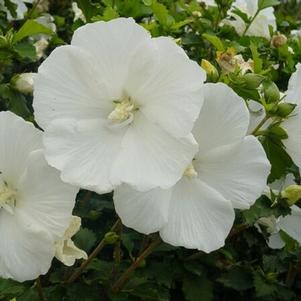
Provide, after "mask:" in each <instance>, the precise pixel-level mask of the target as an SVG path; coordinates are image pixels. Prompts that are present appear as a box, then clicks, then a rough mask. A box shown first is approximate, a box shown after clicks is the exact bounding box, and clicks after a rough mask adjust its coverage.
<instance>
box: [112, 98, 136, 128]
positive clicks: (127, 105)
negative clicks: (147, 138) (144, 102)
mask: <svg viewBox="0 0 301 301" xmlns="http://www.w3.org/2000/svg"><path fill="white" fill-rule="evenodd" d="M114 104H115V108H114V110H113V111H112V112H111V113H110V114H109V116H108V119H109V121H110V126H112V127H116V126H117V127H123V126H125V125H128V124H130V123H131V122H132V121H133V119H134V112H135V111H137V110H138V108H137V106H136V105H135V103H134V102H133V100H132V99H131V97H129V96H124V97H123V98H122V99H121V100H115V101H114Z"/></svg>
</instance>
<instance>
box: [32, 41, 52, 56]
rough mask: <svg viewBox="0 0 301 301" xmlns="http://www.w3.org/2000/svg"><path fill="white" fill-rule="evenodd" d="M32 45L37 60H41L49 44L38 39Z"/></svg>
mask: <svg viewBox="0 0 301 301" xmlns="http://www.w3.org/2000/svg"><path fill="white" fill-rule="evenodd" d="M33 45H34V47H35V49H36V55H37V58H38V59H41V58H42V57H43V56H44V55H45V50H46V49H47V47H48V45H49V42H48V40H47V39H45V38H40V39H39V40H38V41H36V42H35V43H34V44H33Z"/></svg>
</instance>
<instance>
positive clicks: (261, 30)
mask: <svg viewBox="0 0 301 301" xmlns="http://www.w3.org/2000/svg"><path fill="white" fill-rule="evenodd" d="M269 26H272V28H273V29H274V30H276V28H277V26H276V18H275V15H274V9H273V8H272V7H269V8H266V9H263V10H262V11H261V12H260V13H259V14H258V16H257V17H256V18H255V20H254V21H253V22H252V24H251V26H250V27H249V29H248V30H247V32H246V35H247V36H257V37H264V38H266V39H268V40H269V39H270V38H271V34H270V30H269Z"/></svg>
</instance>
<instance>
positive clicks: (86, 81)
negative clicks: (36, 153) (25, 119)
mask: <svg viewBox="0 0 301 301" xmlns="http://www.w3.org/2000/svg"><path fill="white" fill-rule="evenodd" d="M105 80H106V78H105V77H101V76H99V70H98V69H97V66H95V62H94V61H93V58H92V57H91V56H90V55H89V53H87V52H85V51H84V50H81V49H80V48H78V47H74V46H62V47H58V48H56V49H55V50H54V51H53V52H52V53H51V54H50V56H49V57H48V58H47V59H46V60H45V61H44V62H43V64H42V65H41V66H40V68H39V71H38V74H37V75H36V77H35V81H34V101H33V106H34V109H35V118H36V120H37V122H38V124H39V125H40V126H41V127H42V128H44V129H46V127H47V126H48V125H49V123H50V122H51V121H52V120H55V119H59V118H74V119H87V118H98V117H106V116H107V115H108V114H109V112H111V110H112V109H113V103H111V102H110V101H109V100H110V97H111V96H110V95H109V92H108V89H107V84H106V82H105Z"/></svg>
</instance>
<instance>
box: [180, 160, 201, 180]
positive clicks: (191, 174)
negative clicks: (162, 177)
mask: <svg viewBox="0 0 301 301" xmlns="http://www.w3.org/2000/svg"><path fill="white" fill-rule="evenodd" d="M183 175H184V176H186V177H187V178H189V179H192V178H196V177H197V175H198V173H197V171H196V170H195V169H194V166H193V165H192V163H191V164H189V165H188V166H187V167H186V169H185V171H184V174H183Z"/></svg>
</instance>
